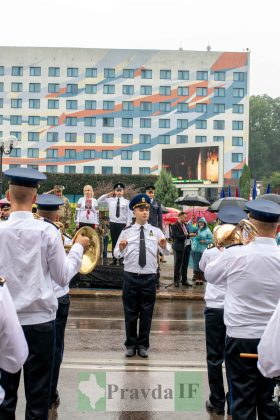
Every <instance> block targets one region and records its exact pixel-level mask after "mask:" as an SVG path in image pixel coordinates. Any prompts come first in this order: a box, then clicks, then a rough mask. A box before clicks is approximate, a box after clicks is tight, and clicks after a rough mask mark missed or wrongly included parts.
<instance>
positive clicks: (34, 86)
mask: <svg viewBox="0 0 280 420" xmlns="http://www.w3.org/2000/svg"><path fill="white" fill-rule="evenodd" d="M58 86H59V85H58ZM29 92H32V93H40V92H41V83H29Z"/></svg>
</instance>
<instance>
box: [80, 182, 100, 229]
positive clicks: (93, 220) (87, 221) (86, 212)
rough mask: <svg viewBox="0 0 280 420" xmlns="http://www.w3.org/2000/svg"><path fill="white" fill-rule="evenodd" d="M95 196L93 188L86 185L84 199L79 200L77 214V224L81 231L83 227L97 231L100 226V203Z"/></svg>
mask: <svg viewBox="0 0 280 420" xmlns="http://www.w3.org/2000/svg"><path fill="white" fill-rule="evenodd" d="M93 196H94V192H93V188H92V186H91V185H85V186H84V197H81V198H79V201H78V203H77V208H76V214H75V223H76V225H77V228H79V229H80V228H81V227H83V226H90V227H92V228H93V229H95V228H97V226H98V225H99V211H98V202H97V200H96V199H95V198H93Z"/></svg>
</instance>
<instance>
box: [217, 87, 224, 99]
mask: <svg viewBox="0 0 280 420" xmlns="http://www.w3.org/2000/svg"><path fill="white" fill-rule="evenodd" d="M225 95H226V90H225V88H214V96H216V97H220V98H224V97H225Z"/></svg>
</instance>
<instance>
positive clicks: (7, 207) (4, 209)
mask: <svg viewBox="0 0 280 420" xmlns="http://www.w3.org/2000/svg"><path fill="white" fill-rule="evenodd" d="M10 213H11V204H10V202H9V201H8V200H7V199H6V198H4V199H3V200H0V221H5V220H8V218H9V216H10Z"/></svg>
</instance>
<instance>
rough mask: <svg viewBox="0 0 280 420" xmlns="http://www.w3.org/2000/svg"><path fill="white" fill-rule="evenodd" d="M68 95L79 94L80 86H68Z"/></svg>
mask: <svg viewBox="0 0 280 420" xmlns="http://www.w3.org/2000/svg"><path fill="white" fill-rule="evenodd" d="M66 93H69V94H70V95H77V93H78V85H77V84H76V83H74V84H73V83H71V84H69V83H68V84H67V86H66Z"/></svg>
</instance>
